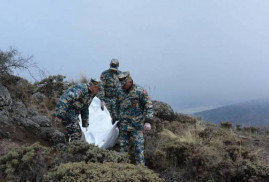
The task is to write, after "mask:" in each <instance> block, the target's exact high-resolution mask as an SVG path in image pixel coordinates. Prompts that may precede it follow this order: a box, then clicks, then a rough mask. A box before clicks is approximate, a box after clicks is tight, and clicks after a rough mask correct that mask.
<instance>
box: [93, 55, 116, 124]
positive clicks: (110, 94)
mask: <svg viewBox="0 0 269 182" xmlns="http://www.w3.org/2000/svg"><path fill="white" fill-rule="evenodd" d="M118 67H119V61H118V60H117V59H112V60H111V62H110V68H109V69H108V70H106V71H104V72H103V73H102V74H101V76H100V79H101V81H102V83H103V85H102V87H103V89H102V92H100V94H99V95H98V96H99V97H100V99H101V100H102V101H104V102H105V104H106V107H107V109H108V111H109V113H110V115H111V118H112V122H113V124H114V122H115V121H116V119H117V116H116V115H117V114H116V107H115V105H116V97H115V94H116V92H117V90H118V89H119V88H120V81H119V78H118V76H119V74H121V71H119V70H118Z"/></svg>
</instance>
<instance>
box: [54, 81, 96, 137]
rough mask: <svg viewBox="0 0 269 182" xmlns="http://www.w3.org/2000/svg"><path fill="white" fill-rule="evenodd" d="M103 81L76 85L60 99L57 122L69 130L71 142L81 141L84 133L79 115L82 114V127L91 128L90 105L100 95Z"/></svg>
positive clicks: (56, 111) (56, 114)
mask: <svg viewBox="0 0 269 182" xmlns="http://www.w3.org/2000/svg"><path fill="white" fill-rule="evenodd" d="M100 86H101V81H99V80H97V79H91V81H90V82H89V83H87V84H86V83H82V84H78V85H74V86H72V87H70V88H69V89H67V90H66V91H65V93H63V95H62V96H61V97H60V99H59V101H58V103H57V105H56V109H55V116H56V119H55V120H56V121H57V122H60V123H63V125H64V126H65V127H66V129H67V133H68V137H69V139H70V141H74V140H81V137H82V132H81V128H80V126H79V118H78V116H79V114H81V119H82V127H86V129H87V127H88V126H89V123H88V119H89V109H88V108H89V105H90V104H91V102H92V99H93V98H94V97H95V95H96V94H97V93H98V91H99V88H100Z"/></svg>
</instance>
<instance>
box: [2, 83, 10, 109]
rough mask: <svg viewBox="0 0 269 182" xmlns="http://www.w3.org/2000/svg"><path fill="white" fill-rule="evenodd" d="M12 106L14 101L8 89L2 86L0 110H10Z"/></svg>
mask: <svg viewBox="0 0 269 182" xmlns="http://www.w3.org/2000/svg"><path fill="white" fill-rule="evenodd" d="M11 104H12V99H11V97H10V94H9V92H8V89H7V88H6V87H4V86H2V85H1V84H0V110H2V109H6V110H9V109H10V106H11Z"/></svg>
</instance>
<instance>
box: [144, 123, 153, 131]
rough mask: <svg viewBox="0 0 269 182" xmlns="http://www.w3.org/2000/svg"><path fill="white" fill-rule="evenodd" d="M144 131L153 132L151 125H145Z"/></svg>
mask: <svg viewBox="0 0 269 182" xmlns="http://www.w3.org/2000/svg"><path fill="white" fill-rule="evenodd" d="M144 130H145V131H149V130H151V125H150V123H145V124H144Z"/></svg>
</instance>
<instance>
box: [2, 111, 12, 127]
mask: <svg viewBox="0 0 269 182" xmlns="http://www.w3.org/2000/svg"><path fill="white" fill-rule="evenodd" d="M0 123H1V124H4V125H10V124H11V123H10V122H9V112H8V111H6V110H3V111H0Z"/></svg>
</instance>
